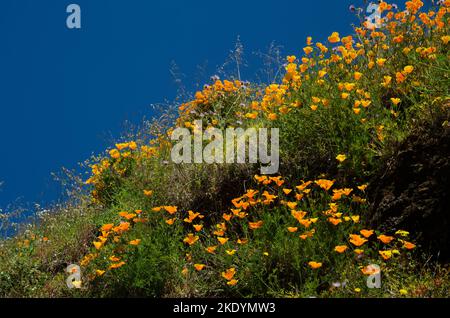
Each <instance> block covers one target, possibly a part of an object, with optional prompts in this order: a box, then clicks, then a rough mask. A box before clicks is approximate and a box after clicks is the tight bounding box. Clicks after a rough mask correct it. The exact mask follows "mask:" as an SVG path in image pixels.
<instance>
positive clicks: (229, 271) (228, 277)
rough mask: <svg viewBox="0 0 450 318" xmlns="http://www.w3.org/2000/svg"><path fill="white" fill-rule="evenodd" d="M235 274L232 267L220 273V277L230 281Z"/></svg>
mask: <svg viewBox="0 0 450 318" xmlns="http://www.w3.org/2000/svg"><path fill="white" fill-rule="evenodd" d="M235 274H236V269H235V268H234V267H231V268H229V269H227V270H226V271H225V272H222V277H223V278H225V279H226V280H229V281H230V280H232V279H233V277H234V275H235Z"/></svg>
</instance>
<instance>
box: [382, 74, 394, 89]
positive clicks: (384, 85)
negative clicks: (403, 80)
mask: <svg viewBox="0 0 450 318" xmlns="http://www.w3.org/2000/svg"><path fill="white" fill-rule="evenodd" d="M383 78H384V81H383V83H381V85H382V86H383V87H387V86H389V84H390V83H391V82H392V77H391V76H384V77H383Z"/></svg>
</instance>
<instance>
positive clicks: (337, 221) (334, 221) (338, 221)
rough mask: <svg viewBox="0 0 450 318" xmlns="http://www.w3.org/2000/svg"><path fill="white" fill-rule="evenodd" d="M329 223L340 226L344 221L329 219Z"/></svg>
mask: <svg viewBox="0 0 450 318" xmlns="http://www.w3.org/2000/svg"><path fill="white" fill-rule="evenodd" d="M328 222H330V223H331V224H333V225H334V226H336V225H338V224H339V223H341V222H342V220H341V219H337V218H332V217H329V218H328Z"/></svg>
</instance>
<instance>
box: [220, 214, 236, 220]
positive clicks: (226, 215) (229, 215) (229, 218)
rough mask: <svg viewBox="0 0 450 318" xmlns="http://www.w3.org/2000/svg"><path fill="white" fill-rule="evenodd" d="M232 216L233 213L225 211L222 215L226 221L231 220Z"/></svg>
mask: <svg viewBox="0 0 450 318" xmlns="http://www.w3.org/2000/svg"><path fill="white" fill-rule="evenodd" d="M232 216H233V214H226V213H224V214H223V215H222V217H223V219H224V220H225V221H230V220H231V218H232Z"/></svg>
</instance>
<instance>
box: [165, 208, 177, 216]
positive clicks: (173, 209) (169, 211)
mask: <svg viewBox="0 0 450 318" xmlns="http://www.w3.org/2000/svg"><path fill="white" fill-rule="evenodd" d="M177 209H178V208H177V207H176V206H164V210H166V211H167V212H168V213H169V214H175V213H176V212H177Z"/></svg>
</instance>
